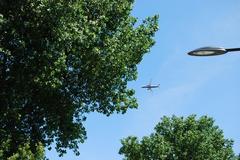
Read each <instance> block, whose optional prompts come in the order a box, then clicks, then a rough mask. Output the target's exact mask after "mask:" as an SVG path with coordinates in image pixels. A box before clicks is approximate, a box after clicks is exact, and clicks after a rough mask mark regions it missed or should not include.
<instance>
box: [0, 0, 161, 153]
mask: <svg viewBox="0 0 240 160" xmlns="http://www.w3.org/2000/svg"><path fill="white" fill-rule="evenodd" d="M132 5H133V0H115V1H112V0H1V1H0V143H2V142H3V141H5V140H6V139H8V138H9V137H10V139H11V141H10V142H9V149H8V150H7V152H6V153H4V154H7V155H12V153H16V152H17V148H18V146H20V145H22V146H23V145H24V144H26V143H28V142H27V141H28V140H30V142H29V146H30V149H31V151H32V152H33V153H34V152H35V151H36V144H38V143H39V142H41V143H42V144H43V146H45V147H46V146H49V145H51V144H52V143H53V142H56V150H57V151H58V152H59V154H60V155H62V154H64V153H65V152H66V148H70V149H73V151H74V152H75V153H76V154H77V155H78V154H79V151H78V145H79V143H83V142H84V140H85V139H86V131H85V128H84V126H83V122H84V121H85V119H86V114H87V113H89V112H99V113H102V114H105V115H107V116H109V115H111V114H112V113H125V112H126V111H127V109H128V108H136V107H137V102H136V99H135V98H134V90H132V89H128V88H127V82H128V81H132V80H135V79H136V77H137V66H136V65H137V64H138V63H139V62H140V61H141V60H142V57H143V55H144V54H145V53H147V52H149V49H150V47H151V46H152V45H153V44H154V40H153V36H154V33H155V32H156V31H157V29H158V25H157V19H158V17H157V16H153V17H149V18H146V19H145V20H144V21H143V22H142V23H141V24H139V25H137V24H136V22H137V19H136V18H134V17H133V16H131V14H130V13H131V10H132Z"/></svg>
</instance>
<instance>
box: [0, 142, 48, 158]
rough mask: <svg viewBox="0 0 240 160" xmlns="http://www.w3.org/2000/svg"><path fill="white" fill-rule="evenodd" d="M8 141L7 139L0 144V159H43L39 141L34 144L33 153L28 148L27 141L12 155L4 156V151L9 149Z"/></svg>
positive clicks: (42, 149)
mask: <svg viewBox="0 0 240 160" xmlns="http://www.w3.org/2000/svg"><path fill="white" fill-rule="evenodd" d="M9 142H10V140H7V141H5V142H3V143H1V145H0V159H6V160H19V159H21V160H44V159H45V156H44V147H43V145H42V144H41V143H39V144H37V145H36V151H35V153H32V151H31V149H30V145H29V143H26V144H24V145H23V146H19V148H18V149H17V152H16V153H13V155H12V156H10V157H6V156H5V155H4V152H5V151H6V150H8V149H9Z"/></svg>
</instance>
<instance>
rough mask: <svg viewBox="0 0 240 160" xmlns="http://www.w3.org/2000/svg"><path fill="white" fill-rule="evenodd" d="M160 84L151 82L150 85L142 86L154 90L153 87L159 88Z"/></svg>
mask: <svg viewBox="0 0 240 160" xmlns="http://www.w3.org/2000/svg"><path fill="white" fill-rule="evenodd" d="M159 86H160V84H158V85H151V82H150V83H149V84H148V85H145V86H142V88H146V89H147V90H150V91H152V88H158V87H159Z"/></svg>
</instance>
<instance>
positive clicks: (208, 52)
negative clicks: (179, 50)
mask: <svg viewBox="0 0 240 160" xmlns="http://www.w3.org/2000/svg"><path fill="white" fill-rule="evenodd" d="M227 52H228V50H226V49H225V48H222V47H202V48H198V49H195V50H193V51H191V52H188V55H191V56H216V55H221V54H225V53H227Z"/></svg>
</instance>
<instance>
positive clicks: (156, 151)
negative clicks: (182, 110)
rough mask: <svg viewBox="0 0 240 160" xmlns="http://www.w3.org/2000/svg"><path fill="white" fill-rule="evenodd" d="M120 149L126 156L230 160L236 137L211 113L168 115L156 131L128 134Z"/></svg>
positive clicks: (156, 159)
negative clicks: (139, 135) (227, 134)
mask: <svg viewBox="0 0 240 160" xmlns="http://www.w3.org/2000/svg"><path fill="white" fill-rule="evenodd" d="M121 142H122V147H121V148H120V151H119V153H120V154H122V155H124V157H125V159H126V160H150V159H154V160H190V159H191V160H230V159H233V158H234V154H233V150H232V145H233V142H232V140H228V139H224V136H223V132H222V130H220V129H219V128H218V126H216V125H214V120H213V119H212V118H209V117H207V116H203V117H200V118H199V119H196V116H195V115H191V116H189V117H187V118H183V117H176V116H172V117H171V118H169V117H166V116H164V117H163V118H162V121H161V122H160V123H158V124H157V125H156V127H155V132H154V133H152V134H151V135H150V136H148V137H147V136H146V137H143V139H142V140H141V141H139V140H138V139H137V137H132V136H130V137H127V138H125V139H123V140H122V141H121Z"/></svg>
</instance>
